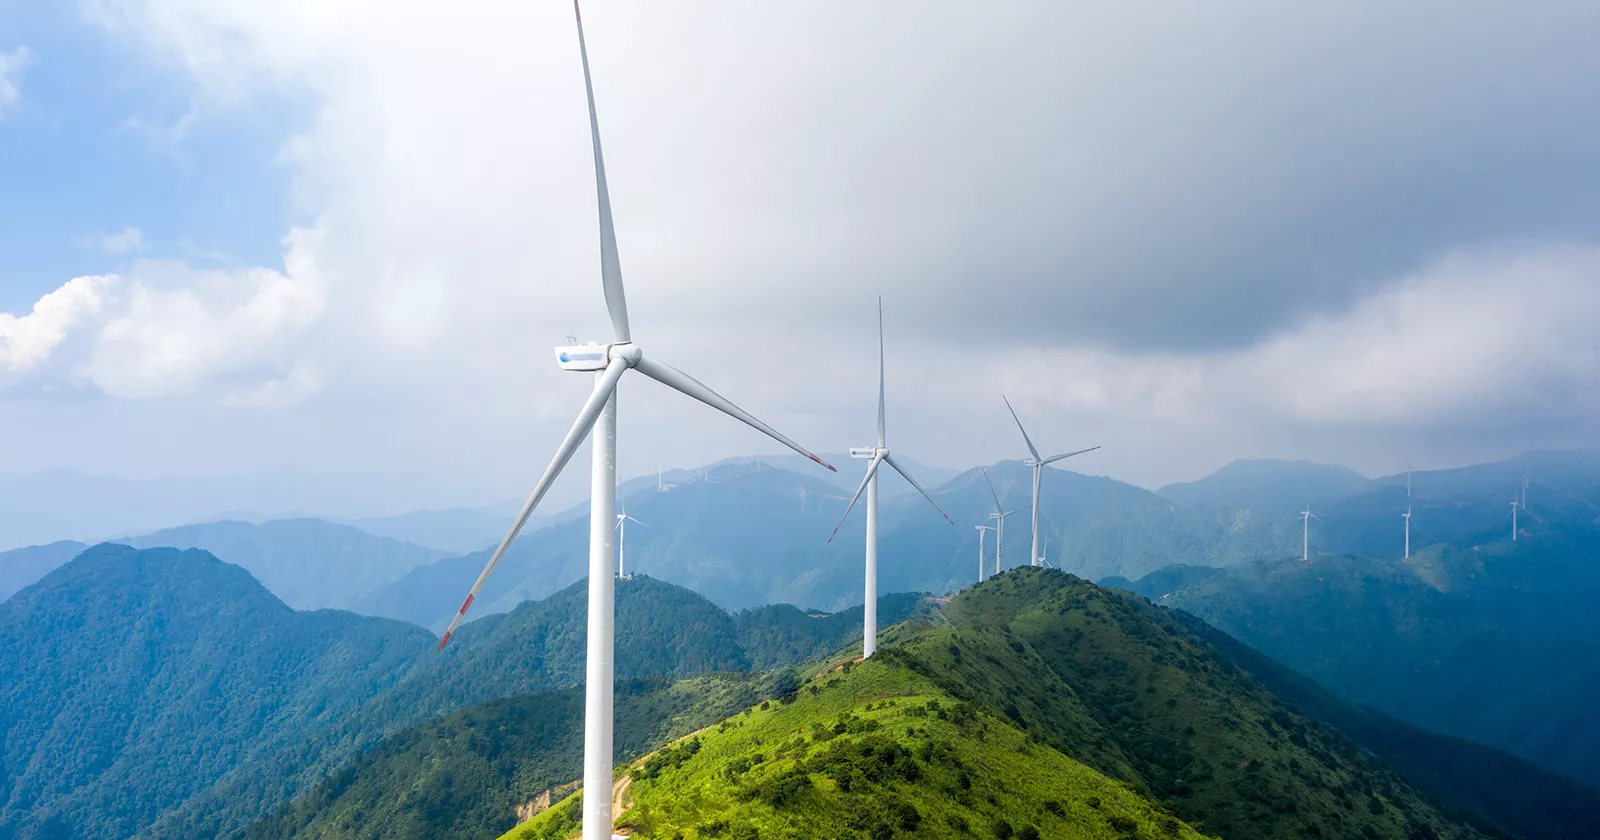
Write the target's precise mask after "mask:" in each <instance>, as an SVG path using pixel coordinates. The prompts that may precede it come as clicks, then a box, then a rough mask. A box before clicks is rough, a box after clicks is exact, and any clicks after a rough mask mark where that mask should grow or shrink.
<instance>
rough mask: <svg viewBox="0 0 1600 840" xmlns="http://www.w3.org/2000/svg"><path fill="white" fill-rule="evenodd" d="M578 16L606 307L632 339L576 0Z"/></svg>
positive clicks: (620, 334) (617, 329) (619, 332)
mask: <svg viewBox="0 0 1600 840" xmlns="http://www.w3.org/2000/svg"><path fill="white" fill-rule="evenodd" d="M572 13H573V15H574V16H575V17H576V18H577V19H578V55H579V56H580V57H581V58H582V59H583V92H584V93H585V94H586V95H587V96H588V97H589V137H590V139H591V141H592V142H593V144H594V188H595V193H596V195H597V196H598V200H599V206H600V283H601V285H603V286H604V287H605V293H606V311H607V312H609V313H611V330H612V332H614V333H616V336H617V341H618V342H626V341H632V340H633V339H632V337H631V336H630V335H629V333H628V298H627V296H626V295H625V294H623V291H622V260H621V259H620V258H619V257H618V256H617V231H616V227H615V226H614V225H613V224H612V221H611V190H610V189H608V188H607V187H606V161H605V156H604V155H602V154H601V153H600V117H599V116H598V115H597V114H596V113H595V109H594V81H593V79H591V78H590V76H589V47H588V45H587V44H585V43H584V40H583V14H582V13H581V12H580V11H579V10H578V0H572Z"/></svg>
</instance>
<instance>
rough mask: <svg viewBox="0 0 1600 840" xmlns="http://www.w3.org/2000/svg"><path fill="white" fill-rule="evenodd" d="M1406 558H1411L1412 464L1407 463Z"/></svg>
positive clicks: (1404, 515)
mask: <svg viewBox="0 0 1600 840" xmlns="http://www.w3.org/2000/svg"><path fill="white" fill-rule="evenodd" d="M1401 515H1402V516H1403V517H1405V520H1406V559H1407V560H1409V559H1411V464H1409V463H1407V464H1406V512H1405V513H1404V514H1401Z"/></svg>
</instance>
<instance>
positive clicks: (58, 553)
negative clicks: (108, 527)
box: [0, 540, 88, 601]
mask: <svg viewBox="0 0 1600 840" xmlns="http://www.w3.org/2000/svg"><path fill="white" fill-rule="evenodd" d="M85 548H88V546H86V545H84V544H83V543H80V542H73V541H71V540H62V541H61V542H53V543H50V544H49V545H30V546H26V547H24V548H14V549H12V550H10V551H0V601H4V600H5V599H7V598H10V597H11V595H12V594H13V593H15V592H17V591H18V590H20V589H22V588H23V587H24V586H28V585H29V584H31V583H33V582H34V581H36V580H38V579H39V578H42V577H44V576H45V575H47V574H49V573H50V571H51V570H52V569H54V568H56V567H57V566H60V565H61V564H62V563H65V562H67V561H68V560H71V559H72V558H74V557H76V556H78V554H79V553H81V552H82V551H83V550H84V549H85Z"/></svg>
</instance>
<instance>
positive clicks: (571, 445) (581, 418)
mask: <svg viewBox="0 0 1600 840" xmlns="http://www.w3.org/2000/svg"><path fill="white" fill-rule="evenodd" d="M627 370H628V363H627V362H626V361H624V360H623V359H612V360H611V364H609V365H607V366H606V371H605V373H603V374H601V376H600V380H599V381H598V382H596V383H595V385H594V391H593V392H592V393H590V394H589V399H588V401H587V402H585V403H584V404H583V409H582V410H580V411H579V412H578V419H576V420H574V421H572V428H571V429H568V430H567V436H566V437H565V438H564V439H562V441H561V445H560V446H559V447H557V448H556V456H555V457H554V458H552V459H550V466H548V467H546V468H545V471H544V475H542V476H540V477H539V483H538V484H535V485H534V486H533V492H532V493H531V494H529V495H528V500H527V501H526V502H523V504H522V511H521V512H520V513H518V514H517V519H516V521H515V522H513V523H511V530H509V531H507V532H506V536H505V538H504V539H502V540H501V541H500V545H499V547H497V548H496V549H495V550H494V554H493V555H490V557H489V562H488V564H486V565H485V566H484V567H483V571H482V572H480V573H479V574H478V580H477V581H476V582H475V583H473V584H472V589H471V590H470V591H468V592H467V600H465V601H463V602H461V609H459V610H457V611H456V617H455V618H453V619H451V621H450V628H449V629H448V630H446V631H444V637H443V638H441V639H440V640H439V649H441V650H442V649H444V646H445V643H446V642H448V641H450V634H451V633H454V632H455V631H456V627H457V626H458V625H459V624H461V619H462V618H463V617H465V616H466V614H467V608H468V607H470V606H472V601H473V599H474V598H477V597H478V590H480V589H482V588H483V582H484V581H486V580H488V579H489V573H490V572H492V571H494V567H495V566H497V565H499V563H500V558H501V557H503V556H504V555H505V553H506V549H508V548H510V547H511V541H512V540H515V539H516V538H517V534H518V533H520V532H521V531H522V526H524V525H526V524H528V517H529V516H532V515H533V509H534V508H535V507H537V506H538V505H539V501H540V500H541V499H543V498H544V494H545V493H547V492H549V490H550V485H551V484H553V483H555V480H556V476H558V475H560V474H561V470H562V469H563V468H564V467H566V465H567V462H568V461H570V460H572V454H573V453H574V452H576V451H578V446H579V445H580V444H582V443H583V439H584V438H585V437H587V436H588V434H589V429H590V428H591V427H593V426H594V421H595V418H597V417H599V416H600V412H601V411H602V410H603V409H604V408H605V406H606V400H607V399H609V398H610V397H611V392H612V391H615V390H616V389H617V380H619V379H621V378H622V374H624V373H626V372H627Z"/></svg>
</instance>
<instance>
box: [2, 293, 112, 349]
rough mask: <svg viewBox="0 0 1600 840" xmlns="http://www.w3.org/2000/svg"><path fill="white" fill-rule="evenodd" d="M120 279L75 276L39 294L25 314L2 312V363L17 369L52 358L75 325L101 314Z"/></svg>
mask: <svg viewBox="0 0 1600 840" xmlns="http://www.w3.org/2000/svg"><path fill="white" fill-rule="evenodd" d="M119 279H120V278H118V277H117V276H115V275H100V276H93V277H75V278H73V279H71V280H68V281H67V282H66V283H64V284H63V285H62V286H61V288H59V289H56V290H55V291H53V292H51V293H49V294H47V295H45V296H44V297H41V298H39V300H38V302H36V303H35V304H34V305H33V311H32V312H30V313H28V314H26V315H22V316H20V317H19V316H17V315H13V314H11V313H9V312H0V365H4V366H5V367H6V368H7V369H9V370H11V371H12V372H18V371H25V370H28V369H29V368H32V367H35V366H36V365H38V364H40V363H41V362H43V361H45V360H46V359H48V358H50V354H51V353H52V352H54V351H55V349H56V346H57V345H59V344H61V342H62V341H65V340H66V338H67V335H68V333H69V332H70V331H71V330H72V329H73V328H74V327H75V326H77V325H78V324H79V323H81V322H83V321H86V320H89V319H92V318H93V317H94V316H96V315H97V314H99V312H100V310H101V309H102V307H104V305H105V303H106V299H107V296H108V295H109V293H110V292H111V290H112V289H113V288H114V287H115V286H116V285H117V283H118V281H119Z"/></svg>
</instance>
